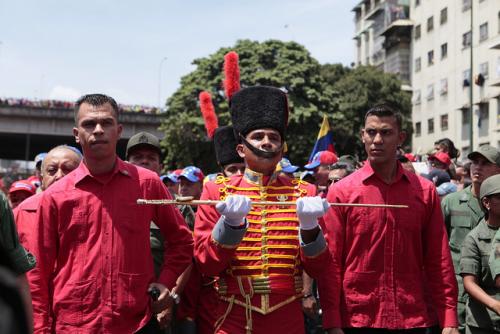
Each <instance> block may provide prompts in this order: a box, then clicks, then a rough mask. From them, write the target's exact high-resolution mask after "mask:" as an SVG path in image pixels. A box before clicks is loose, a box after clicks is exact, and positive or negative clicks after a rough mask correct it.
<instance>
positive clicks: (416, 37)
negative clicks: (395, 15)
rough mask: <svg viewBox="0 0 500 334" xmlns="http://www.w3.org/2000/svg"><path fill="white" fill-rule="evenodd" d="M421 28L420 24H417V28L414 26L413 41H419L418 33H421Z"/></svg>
mask: <svg viewBox="0 0 500 334" xmlns="http://www.w3.org/2000/svg"><path fill="white" fill-rule="evenodd" d="M420 30H421V27H420V24H418V25H417V26H415V39H419V38H420V33H421V31H420Z"/></svg>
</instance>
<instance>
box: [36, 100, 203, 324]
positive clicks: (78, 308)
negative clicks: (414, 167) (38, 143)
mask: <svg viewBox="0 0 500 334" xmlns="http://www.w3.org/2000/svg"><path fill="white" fill-rule="evenodd" d="M75 122H76V125H75V127H74V128H73V134H74V136H75V139H76V142H77V143H79V144H80V145H81V147H82V150H83V156H84V160H83V163H81V164H80V166H79V167H78V168H77V169H75V170H74V171H73V172H71V173H69V174H68V175H66V177H64V178H63V179H61V180H59V181H58V182H57V183H55V184H53V185H52V186H51V187H50V188H49V189H47V190H46V191H45V192H44V195H43V197H42V200H41V203H40V208H39V210H38V224H37V229H36V230H35V235H36V236H35V252H36V253H37V254H38V255H39V258H40V262H39V263H40V265H39V266H37V268H36V269H35V270H36V271H35V273H34V275H36V279H34V280H33V282H32V288H33V289H34V290H37V291H38V293H37V294H36V297H37V298H36V300H35V298H34V300H33V307H34V319H35V333H54V332H56V333H71V332H78V333H84V334H87V333H88V334H90V333H134V332H135V333H151V332H153V331H154V330H157V328H158V324H157V322H156V319H154V317H152V313H158V312H160V311H162V310H163V309H164V308H165V307H166V306H167V305H168V304H169V303H170V302H171V297H170V294H169V289H172V288H173V287H174V285H175V281H176V279H177V277H178V276H179V275H180V274H181V273H182V272H183V271H184V269H185V268H186V267H187V266H188V265H189V263H190V262H191V257H192V247H193V244H192V237H191V234H190V233H189V230H188V229H187V227H186V225H185V223H184V222H183V220H182V217H181V215H180V213H179V212H178V210H177V209H176V208H175V207H174V206H147V207H138V206H137V203H136V201H137V199H138V198H149V199H155V198H156V199H164V198H167V199H169V198H171V196H170V195H169V194H168V192H167V190H166V189H165V187H164V186H163V184H162V183H161V181H160V179H159V177H158V175H157V174H156V173H153V172H151V171H149V170H146V169H143V168H139V167H136V166H134V165H132V164H128V163H125V162H123V161H122V160H120V159H119V158H118V157H117V155H116V144H117V141H118V139H119V138H120V134H121V132H122V126H121V125H120V124H119V123H118V106H117V104H116V102H115V100H114V99H112V98H110V97H108V96H105V95H101V94H91V95H85V96H83V97H82V98H80V99H79V100H78V101H77V103H76V106H75ZM151 221H154V222H155V223H156V224H157V225H158V226H159V227H160V230H161V232H162V233H163V236H164V238H165V253H164V265H163V267H162V270H161V273H160V275H159V277H158V279H157V280H156V279H155V275H154V270H153V261H152V260H150V259H148V258H150V257H151V251H150V249H149V227H150V222H151ZM153 287H154V288H156V289H158V290H159V292H160V294H159V298H158V300H157V301H152V299H151V298H150V297H149V295H148V289H152V288H153Z"/></svg>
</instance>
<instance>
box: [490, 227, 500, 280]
mask: <svg viewBox="0 0 500 334" xmlns="http://www.w3.org/2000/svg"><path fill="white" fill-rule="evenodd" d="M499 231H500V230H498V231H497V233H495V237H494V238H493V245H492V247H491V254H490V258H489V261H488V264H489V266H490V271H491V275H492V276H493V279H495V278H496V276H497V275H500V232H499Z"/></svg>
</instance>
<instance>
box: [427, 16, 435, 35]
mask: <svg viewBox="0 0 500 334" xmlns="http://www.w3.org/2000/svg"><path fill="white" fill-rule="evenodd" d="M433 29H434V16H431V17H429V18H428V19H427V31H432V30H433Z"/></svg>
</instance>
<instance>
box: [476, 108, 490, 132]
mask: <svg viewBox="0 0 500 334" xmlns="http://www.w3.org/2000/svg"><path fill="white" fill-rule="evenodd" d="M489 107H490V104H489V103H487V102H486V103H480V104H479V113H478V120H477V126H478V127H479V136H480V137H485V136H488V135H489V133H488V132H489V125H490V108H489Z"/></svg>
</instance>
